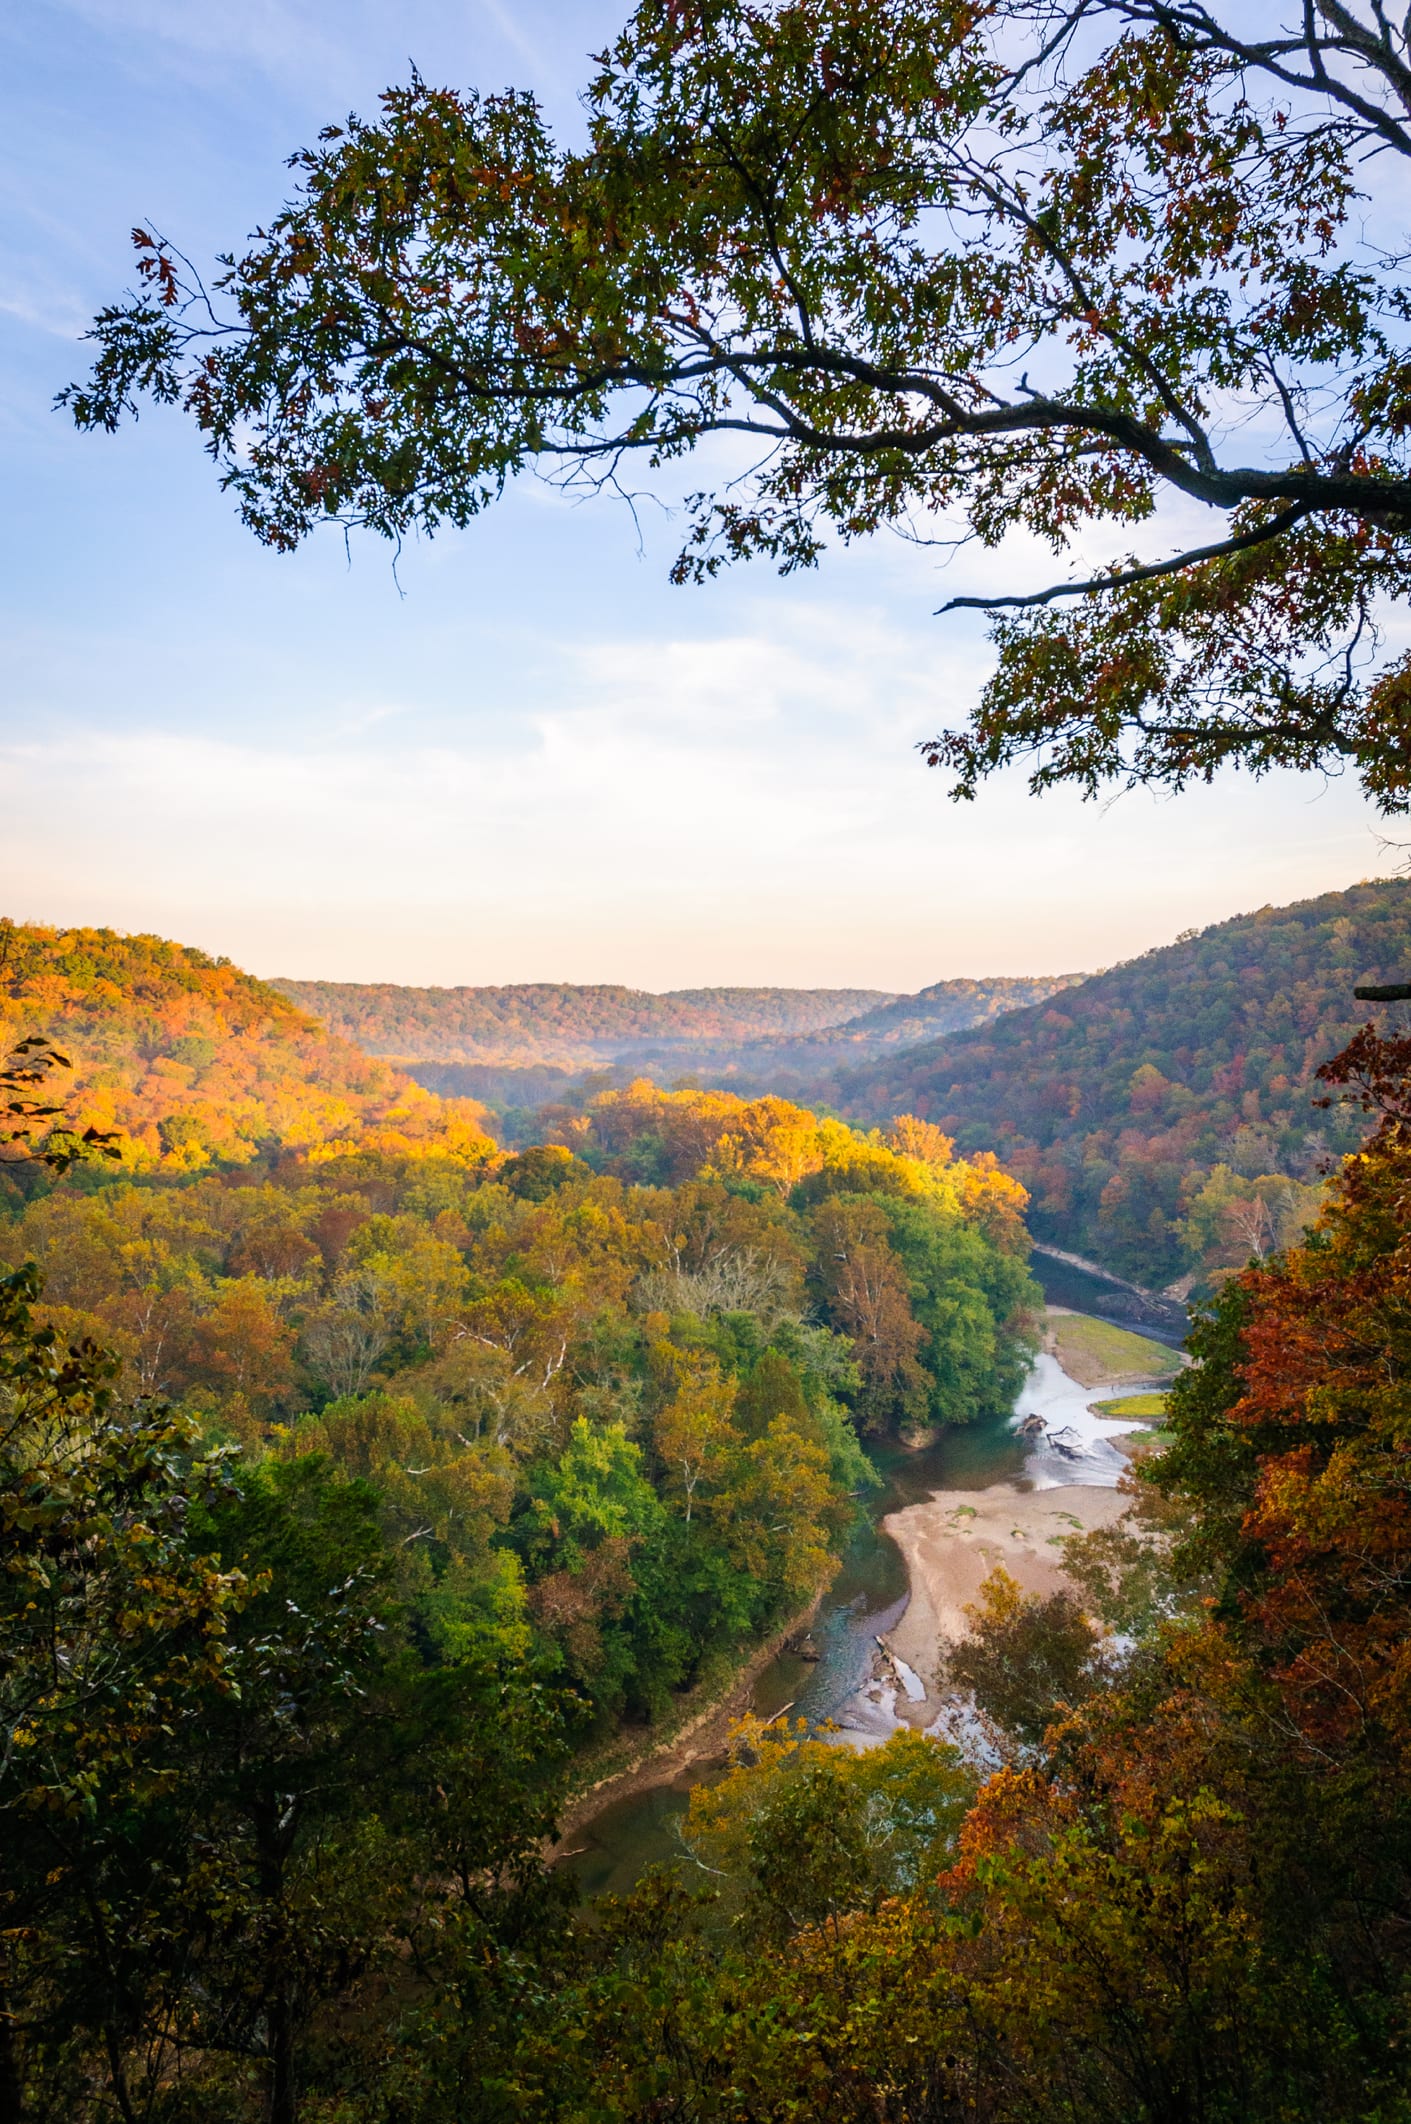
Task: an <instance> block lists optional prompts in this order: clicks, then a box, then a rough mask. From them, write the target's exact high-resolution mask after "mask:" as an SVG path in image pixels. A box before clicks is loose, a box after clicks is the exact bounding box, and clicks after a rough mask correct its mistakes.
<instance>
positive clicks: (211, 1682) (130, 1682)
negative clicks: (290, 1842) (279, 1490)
mask: <svg viewBox="0 0 1411 2124" xmlns="http://www.w3.org/2000/svg"><path fill="white" fill-rule="evenodd" d="M38 1296H39V1277H38V1272H37V1271H36V1270H35V1268H34V1266H33V1265H32V1264H27V1265H26V1266H25V1267H24V1268H22V1269H20V1270H18V1271H17V1272H16V1273H15V1274H13V1275H11V1276H7V1277H5V1278H4V1279H3V1280H0V1556H3V1569H0V1611H2V1612H0V1641H3V1651H0V1722H3V1732H4V1746H3V1750H0V1850H3V1866H0V2111H3V2113H4V2115H5V2116H6V2117H7V2118H15V2119H20V2118H23V2117H24V2116H25V2115H27V2114H28V2113H29V2104H30V2102H31V2100H33V2101H34V2103H35V2105H36V2107H35V2112H34V2113H35V2114H36V2115H44V2114H49V2113H54V2110H55V2108H56V2107H62V2104H63V2102H64V2100H65V2098H66V2097H67V2098H68V2099H70V2100H71V2101H72V2103H73V2104H74V2110H73V2113H75V2114H76V2113H77V2111H78V2106H79V2104H80V2103H81V2102H82V2101H85V2100H86V2099H87V2097H86V2095H85V2094H84V2093H83V2089H84V2087H85V2083H86V2082H87V2081H88V2080H89V2078H90V2076H91V2075H94V2074H96V2075H97V2076H98V2077H99V2078H100V2080H101V2081H102V2082H103V2084H104V2085H105V2086H106V2090H107V2098H108V2100H109V2101H110V2102H111V2104H112V2105H113V2108H114V2109H115V2110H116V2112H117V2113H118V2115H120V2116H121V2117H123V2118H124V2119H125V2120H131V2119H134V2118H136V2117H137V2116H138V2115H139V2114H142V2113H144V2111H145V2108H146V2105H147V2104H148V2102H149V2101H150V2099H151V2096H152V2093H153V2089H154V2086H155V2084H156V2081H157V2080H158V2079H159V2078H160V2076H161V2074H162V2072H163V2071H164V2070H165V2069H166V2067H167V2066H168V2064H169V2062H170V2052H169V2049H168V2047H167V2045H166V2044H165V2043H163V2042H162V2041H161V2040H160V2039H158V2040H156V2041H152V2042H145V2043H144V2042H143V2041H142V2040H141V2039H142V2038H143V2037H144V2036H149V2035H150V2034H151V2027H152V2021H153V2019H155V2020H156V2022H157V2024H158V2026H160V2021H161V2013H160V2008H161V2007H162V2005H163V2004H164V2003H165V1998H164V1993H163V1978H164V1975H165V1974H166V1973H167V1968H168V1965H169V1953H168V1948H169V1939H168V1936H167V1935H168V1919H169V1916H170V1912H169V1909H168V1908H167V1907H166V1897H165V1894H164V1884H165V1881H166V1879H167V1877H168V1876H169V1872H170V1869H171V1868H172V1867H173V1865H174V1864H177V1863H179V1858H178V1853H177V1851H176V1850H174V1848H173V1840H172V1836H171V1833H170V1823H169V1821H168V1820H167V1819H166V1813H167V1810H166V1807H165V1801H164V1795H165V1792H166V1790H167V1788H168V1787H169V1786H170V1785H171V1783H172V1782H173V1781H174V1780H176V1779H178V1778H179V1777H180V1776H181V1774H182V1766H183V1764H184V1762H185V1761H186V1760H187V1759H188V1758H189V1757H190V1756H191V1755H193V1754H194V1753H196V1752H197V1751H198V1750H199V1748H200V1746H201V1745H202V1735H203V1733H204V1732H205V1730H206V1724H207V1720H208V1719H209V1717H210V1714H211V1709H212V1706H213V1705H214V1704H221V1703H224V1702H226V1701H227V1700H228V1699H229V1696H230V1694H231V1692H232V1690H233V1688H234V1683H233V1681H232V1677H231V1674H230V1669H229V1665H228V1652H229V1646H228V1632H229V1629H230V1626H231V1622H232V1620H233V1618H234V1616H235V1614H236V1613H237V1611H238V1610H239V1608H240V1606H241V1604H242V1602H243V1601H245V1600H247V1599H248V1598H249V1597H250V1594H251V1591H252V1587H251V1585H250V1583H249V1581H247V1579H246V1578H245V1577H244V1576H243V1575H242V1574H241V1572H240V1571H239V1569H238V1567H229V1568H225V1569H222V1568H221V1566H220V1564H219V1562H218V1561H217V1559H216V1557H215V1556H214V1554H213V1553H208V1552H207V1551H206V1550H205V1549H203V1547H202V1546H201V1545H200V1544H199V1543H198V1544H196V1545H194V1546H193V1545H192V1544H191V1543H190V1541H189V1538H188V1529H189V1523H190V1518H191V1515H192V1512H193V1510H196V1509H198V1508H199V1507H200V1506H201V1505H202V1503H203V1501H204V1502H207V1503H209V1502H210V1500H211V1497H212V1495H213V1494H214V1495H215V1496H216V1497H218V1496H219V1494H220V1491H221V1487H222V1485H223V1483H224V1480H225V1472H224V1463H223V1459H222V1457H221V1456H219V1455H217V1456H215V1457H213V1458H208V1459H204V1460H203V1459H201V1458H199V1457H196V1456H195V1455H194V1454H193V1450H192V1449H193V1427H192V1425H191V1424H190V1423H189V1422H188V1421H185V1420H183V1419H182V1418H181V1417H180V1416H179V1415H177V1414H175V1413H173V1412H172V1411H171V1410H170V1409H167V1408H165V1407H162V1406H160V1405H157V1404H151V1403H147V1404H138V1405H136V1406H131V1405H126V1404H124V1403H123V1402H121V1401H120V1400H119V1399H118V1397H117V1395H116V1393H115V1391H114V1381H115V1378H116V1375H117V1372H118V1365H117V1361H116V1359H114V1358H113V1357H111V1356H110V1355H109V1354H108V1353H106V1352H104V1351H102V1350H99V1349H97V1348H96V1347H94V1346H93V1345H92V1344H85V1345H82V1346H79V1347H76V1348H73V1349H70V1350H68V1351H65V1350H64V1348H63V1347H62V1345H61V1344H60V1342H59V1340H58V1337H57V1336H56V1334H55V1332H54V1330H53V1328H52V1327H48V1326H43V1325H41V1324H40V1323H39V1322H38V1321H37V1320H36V1318H35V1315H34V1307H35V1304H36V1301H37V1299H38ZM100 2060H101V2063H100V2062H99V2061H100Z"/></svg>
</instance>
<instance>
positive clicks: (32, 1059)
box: [0, 1033, 122, 1173]
mask: <svg viewBox="0 0 1411 2124" xmlns="http://www.w3.org/2000/svg"><path fill="white" fill-rule="evenodd" d="M72 1068H73V1063H72V1061H71V1060H70V1058H69V1057H68V1056H67V1055H64V1054H60V1052H59V1050H58V1048H57V1047H55V1046H54V1044H53V1042H52V1041H51V1040H46V1039H45V1038H44V1035H43V1034H42V1033H31V1034H30V1035H29V1036H28V1038H27V1039H24V1040H21V1041H19V1042H18V1043H17V1044H16V1045H15V1046H14V1047H12V1048H11V1050H10V1052H9V1054H8V1055H7V1056H6V1057H5V1060H4V1062H3V1063H0V1123H8V1124H10V1125H9V1128H8V1131H7V1132H6V1133H4V1134H0V1146H3V1148H4V1150H5V1151H6V1152H8V1158H6V1159H5V1160H4V1161H3V1162H5V1163H14V1162H16V1161H29V1160H33V1161H35V1162H36V1163H38V1164H40V1165H46V1166H47V1167H48V1168H49V1170H50V1172H54V1173H66V1172H67V1171H68V1169H69V1167H70V1166H71V1165H76V1164H77V1163H78V1161H79V1159H80V1158H84V1157H87V1156H89V1155H90V1154H96V1155H97V1156H98V1157H100V1158H121V1156H122V1151H121V1149H120V1147H119V1131H118V1130H116V1129H105V1128H93V1127H90V1128H85V1129H82V1130H79V1129H72V1128H68V1127H66V1126H65V1125H64V1112H65V1109H64V1107H63V1106H62V1105H58V1106H55V1105H53V1104H51V1103H50V1101H49V1100H48V1099H47V1098H46V1097H45V1094H46V1093H47V1091H48V1088H49V1080H50V1078H51V1077H52V1076H53V1074H54V1071H55V1070H56V1069H72ZM46 1121H52V1122H55V1123H56V1124H57V1125H56V1126H55V1127H53V1128H48V1129H46V1128H44V1127H43V1124H44V1123H45V1122H46ZM36 1135H38V1139H39V1140H38V1146H37V1147H32V1146H34V1145H35V1139H36ZM17 1145H18V1146H21V1148H19V1149H18V1150H17V1149H16V1146H17Z"/></svg>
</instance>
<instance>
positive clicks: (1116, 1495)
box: [882, 1483, 1132, 1716]
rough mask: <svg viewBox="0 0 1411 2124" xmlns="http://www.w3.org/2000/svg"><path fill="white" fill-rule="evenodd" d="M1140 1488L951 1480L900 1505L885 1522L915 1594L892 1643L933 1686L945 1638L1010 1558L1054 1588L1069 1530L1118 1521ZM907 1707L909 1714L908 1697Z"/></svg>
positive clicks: (1040, 1585) (1037, 1583)
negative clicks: (980, 1485) (963, 1486)
mask: <svg viewBox="0 0 1411 2124" xmlns="http://www.w3.org/2000/svg"><path fill="white" fill-rule="evenodd" d="M1131 1502H1132V1500H1131V1498H1130V1497H1129V1496H1127V1495H1125V1494H1124V1493H1123V1492H1122V1491H1120V1490H1117V1489H1106V1488H1098V1487H1096V1486H1094V1485H1092V1484H1090V1483H1063V1484H1056V1485H1054V1486H1053V1487H1052V1488H1048V1489H1042V1490H1036V1489H1022V1490H1021V1489H1018V1488H1016V1487H1014V1486H1013V1485H1011V1484H1009V1483H996V1484H994V1485H993V1486H992V1487H991V1488H989V1489H986V1490H941V1491H939V1492H938V1493H937V1495H936V1496H934V1497H932V1498H930V1499H929V1500H928V1501H927V1502H926V1503H924V1504H913V1505H907V1506H906V1507H905V1508H904V1509H903V1510H902V1511H900V1512H892V1513H890V1514H889V1515H888V1517H887V1518H886V1519H884V1520H883V1522H882V1525H883V1527H884V1528H885V1530H886V1531H887V1533H888V1534H890V1535H891V1537H892V1539H893V1541H894V1542H895V1543H896V1545H897V1547H898V1548H899V1549H900V1550H901V1553H902V1555H903V1556H904V1557H905V1559H906V1569H907V1576H908V1578H909V1579H910V1581H911V1599H910V1602H909V1603H908V1606H907V1609H906V1613H905V1614H904V1615H903V1616H902V1618H901V1621H900V1622H899V1623H897V1624H896V1626H895V1628H894V1629H893V1630H892V1631H891V1632H890V1633H889V1636H888V1640H887V1641H888V1643H889V1644H890V1646H891V1647H892V1649H893V1650H894V1651H895V1652H896V1654H897V1657H898V1658H899V1659H903V1660H905V1661H906V1663H907V1665H908V1666H911V1667H914V1668H915V1669H916V1672H917V1673H918V1674H919V1675H920V1676H921V1678H922V1680H923V1681H924V1682H925V1683H926V1686H927V1689H928V1691H929V1690H932V1689H934V1687H935V1681H936V1666H937V1660H938V1655H939V1647H940V1645H941V1643H942V1641H943V1640H949V1641H951V1642H954V1641H955V1640H956V1639H958V1638H961V1637H964V1636H965V1634H966V1632H967V1630H968V1628H969V1625H968V1623H967V1621H966V1618H965V1609H966V1607H967V1605H968V1604H969V1603H971V1602H973V1601H975V1600H977V1599H978V1598H979V1593H980V1585H981V1581H982V1580H984V1579H986V1578H988V1576H989V1574H990V1572H991V1571H993V1570H994V1568H995V1566H996V1565H997V1564H1002V1565H1003V1566H1004V1568H1005V1570H1006V1571H1008V1572H1009V1574H1010V1576H1011V1577H1012V1578H1014V1579H1016V1580H1017V1581H1018V1583H1019V1584H1020V1585H1021V1586H1022V1587H1023V1589H1024V1591H1025V1592H1026V1593H1036V1594H1038V1595H1040V1596H1041V1597H1042V1596H1045V1595H1047V1594H1049V1593H1054V1592H1057V1591H1058V1589H1059V1587H1060V1586H1062V1585H1063V1584H1065V1583H1066V1581H1065V1579H1064V1574H1063V1546H1062V1544H1063V1538H1064V1536H1065V1535H1068V1534H1077V1533H1080V1532H1085V1531H1086V1530H1087V1529H1089V1528H1091V1527H1107V1526H1111V1525H1112V1524H1113V1522H1114V1521H1115V1520H1118V1519H1120V1518H1121V1517H1122V1515H1123V1513H1124V1512H1126V1511H1127V1510H1129V1509H1130V1506H1131ZM898 1711H899V1713H901V1715H903V1716H904V1715H905V1713H904V1712H903V1711H902V1707H901V1706H900V1705H899V1706H898Z"/></svg>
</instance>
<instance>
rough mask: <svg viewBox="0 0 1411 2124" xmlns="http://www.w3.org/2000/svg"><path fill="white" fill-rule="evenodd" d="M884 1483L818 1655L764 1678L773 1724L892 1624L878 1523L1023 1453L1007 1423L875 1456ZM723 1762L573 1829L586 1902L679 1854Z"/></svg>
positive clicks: (987, 1478) (890, 1562) (888, 1573)
mask: <svg viewBox="0 0 1411 2124" xmlns="http://www.w3.org/2000/svg"><path fill="white" fill-rule="evenodd" d="M872 1459H873V1461H874V1463H875V1465H876V1467H877V1470H878V1473H879V1474H880V1475H881V1476H882V1478H883V1483H882V1487H881V1488H880V1489H877V1490H872V1491H870V1492H869V1493H868V1495H867V1497H866V1499H865V1500H864V1502H863V1505H862V1509H861V1510H860V1512H859V1515H858V1522H857V1525H856V1526H855V1528H854V1530H853V1533H852V1537H851V1539H850V1540H849V1542H848V1544H847V1547H846V1549H845V1550H844V1552H843V1559H842V1567H841V1569H840V1570H839V1572H838V1575H837V1577H836V1578H835V1579H834V1580H833V1583H832V1585H831V1586H830V1587H829V1589H828V1591H827V1593H826V1594H825V1595H824V1599H823V1605H822V1607H821V1608H820V1610H819V1614H818V1619H817V1621H816V1622H815V1624H814V1627H813V1632H812V1635H813V1640H814V1643H815V1645H816V1646H817V1647H818V1650H819V1652H820V1654H821V1657H820V1658H819V1659H818V1660H817V1661H816V1662H815V1661H808V1660H803V1659H800V1658H799V1657H798V1656H797V1654H795V1653H790V1652H783V1653H781V1654H780V1655H779V1656H778V1658H776V1659H773V1660H771V1661H770V1663H769V1665H768V1666H767V1667H766V1668H765V1669H764V1671H763V1672H762V1673H761V1675H760V1677H759V1679H758V1681H757V1682H756V1684H755V1689H754V1700H753V1702H754V1709H755V1710H756V1711H757V1712H758V1713H759V1715H760V1716H761V1717H763V1718H774V1717H776V1716H777V1715H778V1714H779V1712H781V1711H782V1710H784V1709H785V1707H786V1706H790V1707H792V1708H791V1711H790V1715H791V1716H799V1717H804V1718H809V1719H825V1718H828V1717H830V1716H832V1715H833V1714H834V1713H835V1712H836V1711H838V1710H839V1708H840V1707H841V1706H842V1705H843V1704H844V1703H845V1702H846V1701H847V1699H848V1698H850V1697H852V1696H854V1695H855V1693H856V1692H857V1691H858V1689H860V1688H861V1686H862V1684H863V1682H864V1680H865V1679H866V1677H867V1674H868V1671H869V1669H870V1668H871V1665H872V1660H873V1655H874V1653H875V1651H876V1643H875V1640H876V1638H877V1637H878V1636H880V1635H882V1634H884V1633H885V1632H886V1631H888V1630H890V1629H891V1628H892V1627H893V1626H894V1624H895V1623H897V1622H898V1621H899V1620H900V1618H901V1615H902V1612H903V1610H904V1609H905V1607H906V1603H907V1597H908V1587H907V1580H906V1566H905V1564H904V1563H903V1562H902V1557H901V1551H900V1550H899V1549H898V1548H897V1546H896V1543H895V1542H894V1541H892V1539H891V1537H890V1536H889V1535H886V1534H884V1533H883V1532H882V1530H881V1526H880V1522H881V1520H882V1519H884V1518H885V1517H886V1515H887V1514H888V1513H889V1512H897V1511H900V1510H901V1508H902V1507H903V1506H904V1505H909V1504H916V1503H919V1502H921V1501H922V1500H924V1499H925V1498H928V1497H933V1496H934V1495H935V1493H936V1492H937V1491H938V1490H976V1489H984V1488H985V1487H986V1486H987V1485H988V1484H990V1483H992V1482H1004V1481H1007V1480H1013V1479H1014V1478H1015V1477H1016V1476H1019V1475H1021V1474H1022V1473H1023V1469H1024V1459H1025V1449H1024V1445H1023V1442H1022V1441H1021V1440H1020V1439H1019V1437H1018V1436H1017V1435H1016V1433H1015V1432H1014V1430H1013V1429H1012V1427H1011V1420H1010V1418H1008V1417H999V1418H996V1419H995V1420H994V1421H992V1422H989V1423H985V1424H974V1425H970V1426H967V1427H966V1428H965V1429H964V1430H955V1431H950V1432H947V1433H946V1435H945V1436H944V1437H943V1438H942V1439H941V1440H940V1442H939V1443H938V1444H937V1445H934V1446H931V1447H929V1448H928V1449H927V1450H926V1451H924V1452H920V1453H907V1452H904V1451H902V1450H901V1449H900V1448H890V1449H885V1450H882V1451H877V1450H874V1451H873V1453H872ZM719 1768H720V1758H718V1757H710V1756H701V1757H698V1758H697V1759H696V1760H695V1761H694V1762H692V1763H689V1764H687V1765H686V1767H685V1768H684V1769H682V1770H681V1771H680V1772H679V1773H678V1774H677V1776H676V1777H675V1778H673V1779H671V1780H670V1781H668V1782H666V1783H663V1784H660V1785H653V1786H651V1787H650V1788H649V1789H648V1790H646V1791H645V1792H634V1793H631V1794H629V1795H628V1796H627V1797H626V1798H624V1799H621V1800H616V1801H614V1802H613V1803H612V1804H611V1805H609V1806H607V1807H604V1809H603V1810H602V1812H601V1814H597V1815H594V1817H593V1819H592V1820H591V1821H590V1822H587V1823H585V1824H584V1826H583V1827H582V1828H581V1829H579V1830H578V1831H576V1832H575V1835H574V1839H573V1842H574V1849H573V1852H572V1853H571V1855H569V1856H567V1857H565V1859H564V1861H563V1863H564V1864H566V1865H568V1866H570V1867H571V1868H572V1870H573V1872H574V1874H575V1876H576V1878H577V1881H578V1885H579V1888H580V1890H581V1892H582V1893H583V1894H584V1895H585V1896H593V1895H622V1894H625V1893H626V1891H627V1890H628V1889H629V1888H630V1887H631V1886H632V1884H633V1882H634V1881H635V1880H636V1879H637V1877H638V1875H639V1874H640V1873H641V1872H642V1871H643V1870H644V1868H645V1867H647V1866H651V1865H656V1864H658V1863H661V1862H664V1861H667V1860H670V1859H673V1858H679V1857H680V1855H681V1843H680V1837H679V1834H678V1830H679V1825H680V1822H681V1817H682V1816H683V1814H684V1813H685V1811H686V1801H687V1798H688V1796H689V1794H690V1791H691V1787H692V1786H693V1785H699V1784H702V1783H705V1782H707V1781H708V1780H709V1779H710V1777H711V1776H712V1775H713V1774H714V1773H715V1772H717V1771H718V1770H719Z"/></svg>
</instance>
